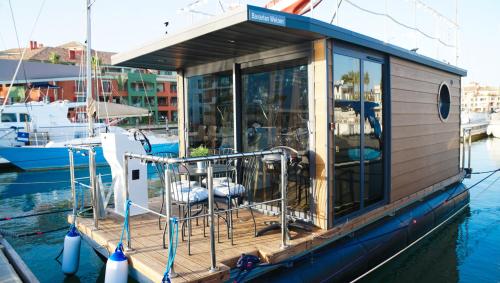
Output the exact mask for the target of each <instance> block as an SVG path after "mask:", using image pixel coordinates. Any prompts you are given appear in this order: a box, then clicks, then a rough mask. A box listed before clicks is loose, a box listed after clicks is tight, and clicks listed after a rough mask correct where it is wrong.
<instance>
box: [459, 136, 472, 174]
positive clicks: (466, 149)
mask: <svg viewBox="0 0 500 283" xmlns="http://www.w3.org/2000/svg"><path fill="white" fill-rule="evenodd" d="M462 130H463V134H462V154H461V159H462V170H464V171H465V177H466V178H470V175H471V173H472V168H471V155H472V152H471V146H472V131H473V127H464V128H463V129H462ZM466 156H467V167H466V166H465V159H466Z"/></svg>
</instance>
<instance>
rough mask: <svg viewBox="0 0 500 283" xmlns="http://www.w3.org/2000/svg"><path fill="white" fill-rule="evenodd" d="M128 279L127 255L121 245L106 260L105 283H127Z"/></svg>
mask: <svg viewBox="0 0 500 283" xmlns="http://www.w3.org/2000/svg"><path fill="white" fill-rule="evenodd" d="M127 280H128V262H127V257H126V256H125V254H124V253H123V251H122V247H121V245H119V246H118V247H117V248H116V250H115V252H114V253H113V254H112V255H111V256H110V257H109V258H108V262H106V276H105V278H104V283H127Z"/></svg>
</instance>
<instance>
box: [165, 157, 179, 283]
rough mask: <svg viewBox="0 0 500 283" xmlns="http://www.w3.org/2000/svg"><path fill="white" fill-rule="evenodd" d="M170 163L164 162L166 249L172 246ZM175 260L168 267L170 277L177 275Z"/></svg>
mask: <svg viewBox="0 0 500 283" xmlns="http://www.w3.org/2000/svg"><path fill="white" fill-rule="evenodd" d="M169 166H170V164H168V163H167V164H165V214H166V215H167V223H166V225H167V231H168V232H167V241H168V250H169V251H170V249H171V248H172V247H171V246H170V243H171V242H172V240H171V239H170V235H171V234H170V231H171V229H172V225H170V219H171V218H172V181H170V173H169V172H168V169H169V168H170V167H169ZM174 267H175V262H174V263H172V267H171V268H170V274H169V276H170V278H174V277H177V273H175V271H174Z"/></svg>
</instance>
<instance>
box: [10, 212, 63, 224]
mask: <svg viewBox="0 0 500 283" xmlns="http://www.w3.org/2000/svg"><path fill="white" fill-rule="evenodd" d="M68 211H72V209H62V210H56V211H47V212H40V213H34V214H26V215H18V216H12V217H4V218H0V222H2V221H8V220H13V219H21V218H27V217H33V216H39V215H47V214H55V213H61V212H68Z"/></svg>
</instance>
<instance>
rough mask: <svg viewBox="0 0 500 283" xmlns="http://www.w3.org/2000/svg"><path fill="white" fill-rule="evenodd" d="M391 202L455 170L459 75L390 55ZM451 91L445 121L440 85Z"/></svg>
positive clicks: (448, 175) (452, 174) (458, 116)
mask: <svg viewBox="0 0 500 283" xmlns="http://www.w3.org/2000/svg"><path fill="white" fill-rule="evenodd" d="M390 69H391V79H390V81H391V108H392V109H391V110H392V113H391V122H392V125H391V126H392V141H391V142H392V144H391V153H392V158H391V175H392V178H391V179H392V183H391V202H394V201H396V200H398V199H401V198H403V197H405V196H408V195H410V194H413V193H415V192H418V191H420V190H423V189H425V188H427V187H429V186H431V185H433V184H435V183H437V182H440V181H443V180H445V179H447V178H450V177H452V176H455V175H456V174H458V173H459V155H460V102H459V101H460V99H459V98H460V77H459V76H457V75H453V74H450V73H447V72H443V71H440V70H436V69H432V68H429V67H426V66H422V65H419V64H416V63H411V62H408V61H405V60H402V59H398V58H395V57H391V58H390ZM443 81H445V82H446V83H447V84H448V87H449V89H450V94H451V110H450V114H449V116H448V119H447V121H446V122H443V121H441V119H440V118H439V114H438V107H437V100H438V98H437V97H438V89H439V85H440V84H441V83H442V82H443Z"/></svg>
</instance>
